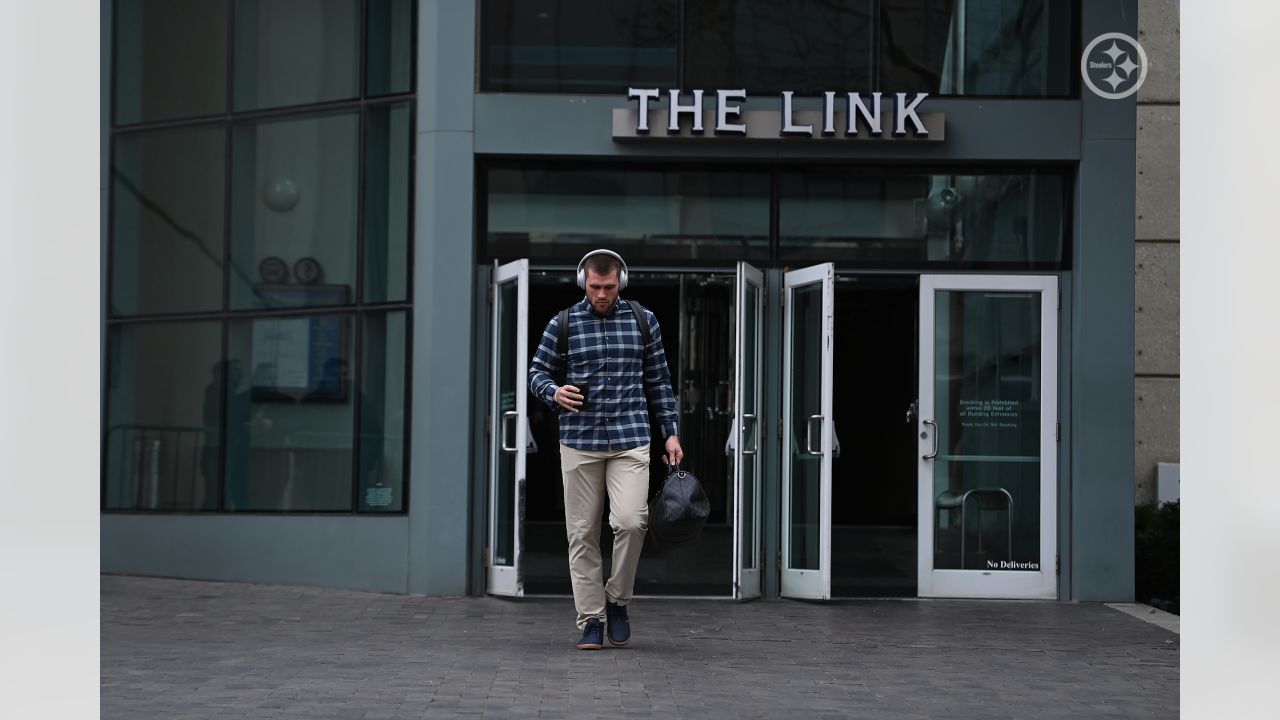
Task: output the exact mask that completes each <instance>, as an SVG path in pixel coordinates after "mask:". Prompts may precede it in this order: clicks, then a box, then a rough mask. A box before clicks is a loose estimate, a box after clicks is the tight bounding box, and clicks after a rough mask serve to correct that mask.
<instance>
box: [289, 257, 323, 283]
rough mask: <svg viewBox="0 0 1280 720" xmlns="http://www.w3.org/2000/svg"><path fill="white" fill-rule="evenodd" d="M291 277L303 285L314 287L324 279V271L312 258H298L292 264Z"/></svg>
mask: <svg viewBox="0 0 1280 720" xmlns="http://www.w3.org/2000/svg"><path fill="white" fill-rule="evenodd" d="M293 277H294V278H295V279H296V280H297V281H298V282H300V283H302V284H303V285H315V284H316V283H318V282H320V280H321V279H322V278H323V277H324V270H323V269H321V267H320V263H319V262H317V261H316V259H315V258H313V257H304V258H299V259H298V262H296V263H294V264H293Z"/></svg>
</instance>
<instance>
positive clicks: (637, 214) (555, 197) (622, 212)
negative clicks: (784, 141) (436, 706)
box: [486, 163, 769, 262]
mask: <svg viewBox="0 0 1280 720" xmlns="http://www.w3.org/2000/svg"><path fill="white" fill-rule="evenodd" d="M486 180H487V183H488V187H487V191H488V195H487V198H486V202H487V209H486V221H487V229H488V235H487V254H488V255H489V256H491V257H504V258H518V257H529V258H560V257H564V256H571V257H576V256H578V255H581V254H582V253H584V252H586V251H588V250H590V249H591V248H594V247H602V246H607V247H609V248H612V249H614V250H615V251H617V252H619V253H621V254H622V255H623V256H624V257H626V258H627V260H628V262H636V261H639V260H644V259H648V260H654V261H663V262H670V261H672V260H677V261H678V260H712V259H720V260H754V261H762V260H767V259H768V256H769V175H768V174H767V173H759V172H732V171H729V172H701V171H687V172H682V171H662V170H649V169H636V168H620V169H613V168H610V169H593V168H551V167H546V166H541V165H536V164H532V163H528V164H513V165H503V166H501V167H493V168H490V169H489V170H488V171H487V173H486Z"/></svg>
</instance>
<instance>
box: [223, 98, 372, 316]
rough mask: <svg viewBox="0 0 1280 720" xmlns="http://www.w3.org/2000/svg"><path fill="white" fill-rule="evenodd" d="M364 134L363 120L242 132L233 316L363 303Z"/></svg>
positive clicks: (297, 122)
mask: <svg viewBox="0 0 1280 720" xmlns="http://www.w3.org/2000/svg"><path fill="white" fill-rule="evenodd" d="M358 128H359V113H358V112H357V111H349V112H341V113H334V114H325V115H310V116H302V117H290V118H287V119H280V120H268V121H261V122H256V123H245V124H243V125H241V126H239V127H237V128H236V158H235V175H234V177H233V179H232V233H231V264H232V267H233V270H234V272H233V273H232V277H231V306H232V308H237V309H241V308H271V307H297V306H306V305H311V306H314V305H341V304H345V303H347V302H351V301H353V300H354V298H353V295H354V293H353V292H352V290H353V289H354V287H355V276H356V210H357V187H358V183H359V178H360V168H359V164H358V163H359V135H358ZM273 259H274V260H273ZM277 261H278V262H277ZM272 262H275V263H276V269H274V270H273V269H272V266H271V263H272ZM281 265H282V266H283V268H284V272H281V268H280V266H281ZM281 285H288V286H290V287H287V288H281V287H278V286H281ZM305 288H311V289H312V290H314V292H307V291H306V290H305Z"/></svg>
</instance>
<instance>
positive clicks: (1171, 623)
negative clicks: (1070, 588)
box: [1103, 603, 1182, 635]
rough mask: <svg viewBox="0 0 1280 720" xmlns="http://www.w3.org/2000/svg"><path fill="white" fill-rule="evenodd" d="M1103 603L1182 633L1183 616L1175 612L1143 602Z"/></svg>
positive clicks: (1173, 631) (1179, 633)
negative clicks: (1159, 608)
mask: <svg viewBox="0 0 1280 720" xmlns="http://www.w3.org/2000/svg"><path fill="white" fill-rule="evenodd" d="M1103 604H1104V605H1106V606H1107V607H1109V608H1111V609H1113V610H1119V611H1120V612H1122V613H1124V614H1125V615H1132V616H1134V617H1136V618H1138V619H1139V620H1142V621H1144V622H1149V623H1151V624H1152V625H1156V626H1158V627H1162V628H1164V629H1165V630H1168V631H1169V632H1171V633H1177V634H1178V635H1181V634H1182V629H1181V627H1182V618H1181V617H1179V616H1177V615H1174V614H1173V613H1167V612H1165V611H1163V610H1157V609H1155V608H1153V607H1151V606H1150V605H1144V604H1142V603H1103Z"/></svg>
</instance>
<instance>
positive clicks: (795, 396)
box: [782, 263, 835, 600]
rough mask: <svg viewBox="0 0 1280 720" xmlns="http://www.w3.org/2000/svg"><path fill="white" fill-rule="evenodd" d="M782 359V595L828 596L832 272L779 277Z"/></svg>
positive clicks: (817, 269) (819, 269)
mask: <svg viewBox="0 0 1280 720" xmlns="http://www.w3.org/2000/svg"><path fill="white" fill-rule="evenodd" d="M785 277H786V287H785V294H784V296H783V302H784V303H785V308H784V312H783V318H784V320H783V361H782V387H783V391H782V457H783V462H782V594H783V595H784V596H786V597H796V598H812V599H817V600H827V599H829V598H830V597H831V446H832V432H831V394H832V393H831V388H832V386H831V381H832V331H833V327H834V319H835V318H834V314H835V310H834V308H835V266H834V265H833V264H831V263H823V264H822V265H814V266H813V267H808V268H805V269H803V270H796V271H794V272H789V273H787V274H786V276H785Z"/></svg>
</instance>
